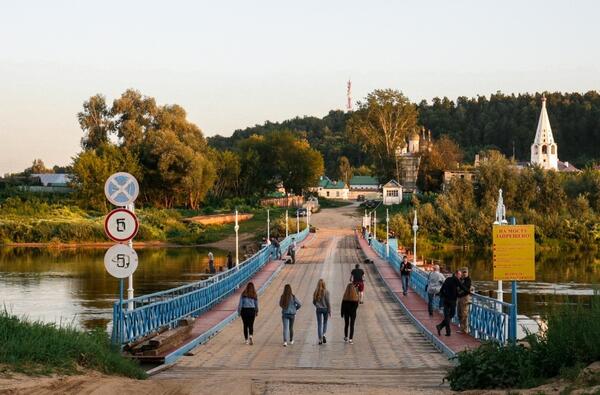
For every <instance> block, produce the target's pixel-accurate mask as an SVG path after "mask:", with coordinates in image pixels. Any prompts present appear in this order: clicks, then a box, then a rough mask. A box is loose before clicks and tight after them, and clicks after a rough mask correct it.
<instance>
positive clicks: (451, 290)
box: [435, 270, 467, 336]
mask: <svg viewBox="0 0 600 395" xmlns="http://www.w3.org/2000/svg"><path fill="white" fill-rule="evenodd" d="M460 277H461V271H460V270H457V271H455V272H454V274H453V275H452V277H448V278H447V279H446V280H445V281H444V284H442V289H441V290H440V297H441V298H442V299H443V301H444V319H443V320H442V322H440V323H439V324H437V325H436V326H435V328H436V329H437V333H438V336H441V335H442V333H441V332H442V328H446V336H450V322H451V321H452V318H453V317H454V315H455V314H456V300H457V299H458V293H459V291H463V292H467V291H466V289H465V288H464V287H463V285H462V284H461V282H460Z"/></svg>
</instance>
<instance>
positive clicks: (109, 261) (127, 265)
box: [104, 244, 138, 278]
mask: <svg viewBox="0 0 600 395" xmlns="http://www.w3.org/2000/svg"><path fill="white" fill-rule="evenodd" d="M137 266H138V256H137V253H136V252H135V251H134V249H133V248H131V247H129V246H128V245H125V244H115V245H114V246H112V247H110V248H109V249H108V250H107V251H106V254H104V267H105V268H106V271H107V272H108V274H110V275H111V276H113V277H116V278H127V277H129V276H130V275H132V274H133V272H135V270H136V269H137Z"/></svg>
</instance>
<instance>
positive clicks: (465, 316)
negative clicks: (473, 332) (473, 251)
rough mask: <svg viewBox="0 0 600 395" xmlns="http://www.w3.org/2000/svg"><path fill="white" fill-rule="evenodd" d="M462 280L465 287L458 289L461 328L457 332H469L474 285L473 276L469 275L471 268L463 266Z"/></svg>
mask: <svg viewBox="0 0 600 395" xmlns="http://www.w3.org/2000/svg"><path fill="white" fill-rule="evenodd" d="M461 272H462V274H461V276H460V282H461V284H462V285H463V288H464V289H459V291H458V319H459V321H460V330H459V331H457V333H461V332H464V333H469V308H470V305H471V294H472V293H473V286H472V283H471V277H469V269H468V268H466V267H463V268H462V269H461Z"/></svg>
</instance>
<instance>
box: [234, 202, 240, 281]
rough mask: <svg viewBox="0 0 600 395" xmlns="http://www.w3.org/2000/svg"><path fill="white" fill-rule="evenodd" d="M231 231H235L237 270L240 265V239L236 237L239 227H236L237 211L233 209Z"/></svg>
mask: <svg viewBox="0 0 600 395" xmlns="http://www.w3.org/2000/svg"><path fill="white" fill-rule="evenodd" d="M233 230H235V268H236V269H237V268H238V265H239V264H240V255H239V254H240V253H239V251H240V239H239V236H238V232H239V230H240V225H238V210H237V208H236V209H235V226H234V227H233Z"/></svg>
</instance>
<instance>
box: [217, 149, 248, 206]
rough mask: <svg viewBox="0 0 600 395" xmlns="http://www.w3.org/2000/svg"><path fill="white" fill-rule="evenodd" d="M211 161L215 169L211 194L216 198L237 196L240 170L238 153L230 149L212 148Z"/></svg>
mask: <svg viewBox="0 0 600 395" xmlns="http://www.w3.org/2000/svg"><path fill="white" fill-rule="evenodd" d="M211 162H212V163H213V164H214V166H215V170H216V178H215V183H214V184H213V187H212V189H211V195H212V196H214V197H215V198H217V199H220V198H223V197H226V196H228V197H234V196H238V195H239V188H240V174H241V171H242V168H241V163H240V157H239V155H238V154H237V153H235V152H233V151H230V150H226V151H217V150H214V149H213V150H212V151H211Z"/></svg>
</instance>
